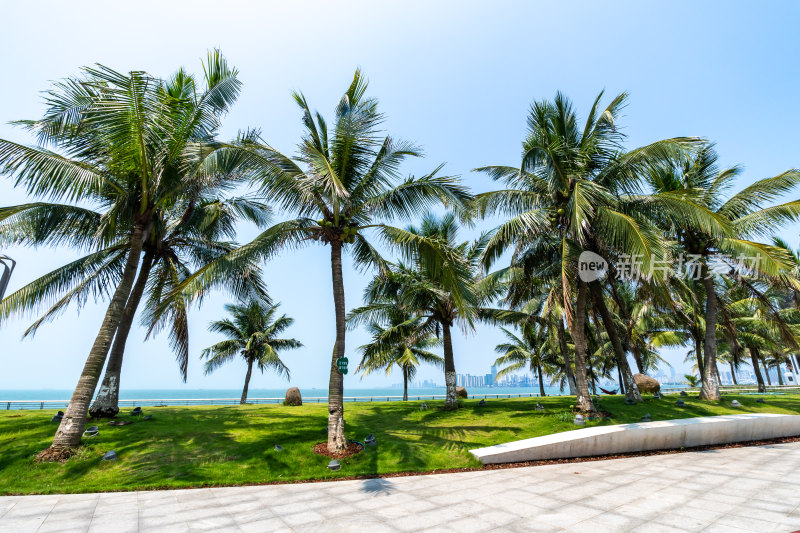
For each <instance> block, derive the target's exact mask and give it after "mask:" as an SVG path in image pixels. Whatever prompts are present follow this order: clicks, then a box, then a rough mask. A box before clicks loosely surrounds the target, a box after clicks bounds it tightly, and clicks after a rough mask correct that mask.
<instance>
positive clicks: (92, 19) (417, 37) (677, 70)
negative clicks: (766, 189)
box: [0, 0, 800, 389]
mask: <svg viewBox="0 0 800 533" xmlns="http://www.w3.org/2000/svg"><path fill="white" fill-rule="evenodd" d="M799 11H800V6H798V4H795V3H791V2H769V3H755V2H729V1H726V2H688V1H686V2H676V1H661V2H602V3H594V2H522V1H520V2H499V1H493V2H491V3H490V2H483V3H479V2H470V1H464V0H460V1H447V2H445V1H437V2H430V1H402V2H374V1H372V2H322V1H320V2H302V1H293V2H269V3H267V2H263V3H248V2H233V1H228V2H218V1H214V2H206V1H193V2H191V3H187V2H180V3H178V2H165V1H160V2H149V1H139V2H125V3H111V4H108V3H104V4H102V6H101V4H99V3H97V5H92V4H91V3H89V2H67V3H64V2H14V3H8V4H5V5H4V7H3V12H4V17H3V18H4V24H3V31H2V32H0V50H2V67H3V72H4V75H3V81H4V83H3V85H2V88H0V95H1V96H2V97H0V123H2V124H0V137H3V138H9V139H12V140H15V141H24V142H28V141H29V139H28V138H27V137H26V135H25V134H24V133H23V132H21V131H19V130H17V129H14V128H12V127H10V126H8V125H7V122H8V121H10V120H15V119H22V118H36V117H38V116H39V115H40V113H41V111H42V109H43V107H42V103H41V99H40V95H39V92H40V91H42V90H44V89H47V88H48V86H49V81H50V80H55V79H58V78H62V77H65V76H68V75H72V74H76V73H77V71H78V68H79V67H80V66H82V65H88V64H92V63H95V62H99V63H103V64H105V65H108V66H111V67H113V68H115V69H117V70H132V69H137V70H147V71H149V72H151V73H153V74H155V75H160V76H168V75H169V74H171V73H172V72H173V71H174V70H175V69H176V68H178V67H179V66H185V67H187V68H188V69H190V70H192V71H195V72H197V71H200V59H201V58H202V57H203V56H204V55H205V53H206V50H208V49H210V48H213V47H220V48H221V49H222V51H223V53H224V54H225V55H226V56H227V57H228V59H229V61H230V62H231V63H233V64H234V65H236V66H237V67H239V69H240V71H241V79H242V80H243V82H244V90H243V93H242V96H241V99H240V101H239V103H238V104H237V105H236V107H235V108H234V110H233V112H232V113H231V114H230V115H229V116H228V117H227V119H226V120H225V130H224V131H223V137H231V136H233V135H235V133H236V131H237V130H239V129H242V128H245V127H259V128H261V129H262V131H263V135H264V137H265V138H266V139H267V140H268V141H269V142H270V143H271V144H273V145H274V146H276V147H278V148H280V149H281V150H284V151H288V152H292V151H293V149H294V146H295V144H296V142H297V140H298V138H299V135H300V133H301V129H300V122H299V114H298V110H297V108H296V106H295V105H294V103H293V101H292V100H291V98H290V92H291V91H292V90H294V89H301V90H303V91H304V92H305V94H306V96H307V97H308V100H309V102H310V103H311V104H312V106H314V107H316V108H318V109H319V110H321V111H322V112H323V113H325V114H326V115H327V116H330V114H331V112H332V110H333V106H334V105H335V103H336V101H337V99H338V97H339V96H340V95H341V93H342V92H343V90H344V89H345V88H346V87H347V84H348V83H349V81H350V79H351V76H352V74H353V70H354V69H355V68H356V67H357V66H360V67H361V68H362V69H363V70H364V71H365V73H366V74H367V75H368V77H369V78H370V82H371V84H370V93H371V94H372V95H373V96H377V97H378V98H379V99H380V100H381V107H382V110H383V111H384V112H385V113H386V114H387V116H388V122H387V124H386V127H387V130H388V131H390V132H391V133H392V134H393V135H394V136H398V137H403V138H406V139H411V140H414V141H415V142H417V143H419V144H421V145H422V146H423V147H424V148H425V152H426V154H427V157H426V158H425V159H424V160H420V161H415V162H412V163H411V164H409V165H408V166H407V167H406V171H407V172H408V173H410V174H416V175H420V174H422V173H424V172H427V171H428V170H430V169H432V168H433V167H434V166H435V165H437V164H439V163H440V162H446V163H447V166H446V167H445V171H446V172H447V173H450V174H460V175H461V176H462V177H463V179H464V181H465V182H466V183H467V184H469V185H470V186H471V187H472V188H473V190H474V191H476V192H481V191H486V190H489V189H490V188H491V187H492V184H491V183H490V182H489V181H488V180H487V179H486V178H484V177H482V176H479V175H476V174H474V173H471V172H470V169H472V168H474V167H476V166H480V165H487V164H511V165H515V164H517V163H518V160H519V156H520V141H521V139H522V136H523V134H524V132H525V118H526V112H527V109H528V106H529V105H530V103H531V102H532V101H533V100H534V99H541V98H551V97H552V96H553V95H554V94H555V92H556V91H557V90H561V91H563V92H565V93H566V94H567V95H569V96H570V97H571V98H572V99H573V100H574V102H575V103H576V105H577V106H578V108H579V109H580V110H582V112H583V113H585V112H586V110H587V107H588V106H589V105H590V104H591V101H592V99H593V98H594V96H595V95H596V94H597V93H598V91H600V90H601V89H606V91H607V94H616V93H618V92H620V91H628V92H630V94H631V100H630V105H629V106H628V108H627V109H626V111H625V117H624V119H623V120H622V121H621V124H622V125H623V127H624V128H625V131H626V133H627V134H628V135H629V146H630V147H634V146H638V145H641V144H645V143H648V142H651V141H654V140H657V139H660V138H666V137H673V136H678V135H697V136H703V137H707V138H709V139H712V140H714V141H716V143H717V148H718V151H719V153H720V155H721V158H722V162H723V163H724V164H726V165H728V164H742V165H744V167H745V173H744V178H743V180H742V183H741V185H742V186H744V185H746V184H747V183H749V182H751V181H753V180H755V179H758V178H761V177H766V176H771V175H774V174H777V173H779V172H781V171H783V170H785V169H788V168H791V167H795V166H800V154H799V153H798V146H800V133H798V129H797V125H798V124H799V123H800V105H798V81H799V80H800V61H798V44H797V37H796V35H797V21H798V20H800V17H798V15H800V13H799ZM0 198H2V200H0V203H2V204H3V205H11V204H15V203H21V202H23V201H25V197H24V195H23V194H22V193H21V192H20V191H15V190H14V189H13V188H12V187H11V183H10V181H9V180H8V179H5V178H4V179H2V180H0ZM487 227H488V225H487ZM254 234H255V233H254V231H253V230H252V228H242V231H241V233H240V241H241V242H245V241H247V240H249V239H250V238H251V237H253V236H254ZM782 236H783V237H784V238H786V239H787V240H788V241H789V242H790V243H791V244H792V245H794V246H797V245H798V228H797V227H790V228H786V229H785V231H783V232H782ZM5 252H6V253H8V254H10V255H12V256H14V257H15V258H16V259H18V261H19V266H18V269H17V272H16V274H15V276H14V278H13V279H12V283H11V287H10V290H14V289H16V288H18V287H20V286H21V285H22V284H24V283H27V282H29V281H31V280H33V279H35V278H36V277H38V276H40V275H41V274H44V273H45V272H48V271H49V270H51V269H52V268H54V267H56V266H59V265H61V264H63V263H64V262H66V261H68V260H69V259H70V258H72V257H74V254H73V253H72V252H71V251H70V250H68V249H59V250H55V251H54V250H51V249H41V250H29V249H11V250H5ZM328 257H329V256H328V252H327V250H326V249H323V248H322V247H313V248H309V249H307V250H305V251H302V252H299V253H291V254H288V253H287V254H285V255H284V256H282V257H280V258H278V259H276V260H274V261H272V262H271V263H269V264H266V265H265V267H264V268H265V272H266V279H267V281H268V283H269V286H270V289H271V292H272V294H273V296H274V297H275V298H276V299H277V300H280V301H282V302H283V310H284V311H285V312H286V313H288V314H289V315H290V316H293V317H294V318H295V319H296V323H295V326H294V327H293V328H292V329H290V330H289V332H290V333H291V334H292V335H293V336H295V337H296V338H298V339H300V340H302V341H303V342H304V343H305V345H306V347H305V348H304V349H302V350H298V351H296V352H293V353H290V354H288V355H287V356H286V362H287V363H288V365H289V366H290V368H291V369H292V383H293V384H296V385H299V386H304V387H311V386H317V387H325V386H326V385H327V372H328V361H329V357H330V353H331V347H332V344H333V339H334V329H333V308H332V297H331V288H330V271H329V266H328ZM366 280H367V277H365V276H362V275H360V274H358V273H356V272H354V271H353V270H351V269H348V270H346V272H345V283H346V291H347V292H346V295H347V305H348V308H350V307H354V306H356V305H358V304H359V303H360V301H361V300H360V299H361V290H362V288H363V286H364V284H365V283H366ZM227 300H228V298H227V296H226V295H225V294H217V295H215V296H214V297H212V298H209V299H207V300H206V301H205V303H204V306H203V308H202V309H200V310H194V311H193V312H192V315H191V352H192V361H191V363H190V367H189V381H188V384H187V385H183V386H185V387H190V388H237V387H239V386H240V385H241V382H242V379H243V374H244V367H243V365H236V364H233V365H231V366H229V367H227V368H224V369H222V370H219V371H218V372H217V373H216V374H214V375H213V376H208V377H206V376H203V374H202V368H201V364H200V363H199V361H198V359H197V356H198V355H199V353H200V350H201V349H202V348H204V347H205V346H207V345H209V344H210V343H213V342H215V341H216V340H218V338H217V337H215V336H214V335H212V334H210V333H208V332H207V331H206V326H207V324H208V322H209V321H210V320H214V319H217V318H219V317H220V315H221V310H222V305H223V304H224V303H225V302H226V301H227ZM104 309H105V304H103V305H89V306H87V307H86V308H85V309H83V310H82V311H81V312H80V314H79V313H78V312H77V311H76V310H75V309H70V310H68V311H67V312H66V313H65V314H64V315H63V317H62V318H60V319H59V320H58V321H57V322H55V323H53V324H50V325H48V326H46V327H44V328H42V329H41V330H40V332H39V334H38V335H37V337H36V338H35V339H34V340H32V341H31V340H26V341H24V342H20V336H21V334H22V331H23V330H24V329H25V327H26V326H27V325H28V324H29V323H30V321H31V320H30V317H28V318H24V319H17V320H13V321H11V322H9V323H7V324H4V325H3V326H2V329H0V346H1V347H2V348H0V389H22V388H56V389H71V388H72V387H74V385H75V383H76V380H77V377H78V374H79V372H80V369H81V367H82V366H83V363H84V360H85V357H86V354H87V353H88V350H89V347H90V345H91V343H92V341H93V339H94V335H95V334H96V331H97V329H98V326H99V323H100V321H101V318H102V313H103V311H104ZM500 339H501V337H500V335H499V334H498V332H497V331H495V330H492V329H491V328H486V327H479V328H478V329H477V330H476V331H475V332H470V333H469V334H468V335H467V336H460V335H459V336H458V337H457V338H456V341H455V352H456V368H457V369H458V371H459V372H464V373H473V374H483V373H485V372H487V371H488V367H489V364H490V362H491V361H492V360H493V359H494V357H495V355H494V352H493V348H494V346H495V345H496V344H497V343H498V342H499V341H500ZM365 340H366V337H365V335H364V334H363V333H361V332H356V333H353V334H352V335H350V336H349V339H348V355H350V357H351V362H352V360H353V358H354V357H355V356H354V354H353V349H354V348H355V347H356V346H358V345H359V344H361V343H363V342H364V341H365ZM669 360H670V362H672V363H673V364H674V365H676V367H677V368H678V370H679V371H680V370H682V369H683V363H682V360H683V351H681V350H679V351H676V352H674V353H671V354H670V355H669ZM353 366H354V365H353ZM419 375H420V377H421V378H435V379H436V380H437V381H439V382H441V381H443V380H442V378H441V376H440V375H439V372H438V371H434V370H432V369H426V370H423V371H422V372H421V373H420V374H419ZM400 379H401V378H400V376H399V375H394V376H392V377H390V378H386V377H384V376H383V375H376V376H374V377H368V378H365V379H363V380H360V379H359V378H358V377H354V376H353V375H352V374H350V375H348V377H347V378H346V380H345V387H348V388H349V387H366V386H381V385H385V384H389V383H393V382H399V381H400ZM122 380H123V387H127V388H175V387H178V386H179V377H178V370H177V367H176V365H175V362H174V359H173V356H172V354H171V352H170V351H169V348H168V346H167V343H166V340H165V338H163V337H160V338H156V339H154V340H150V341H148V342H144V331H143V330H142V329H141V328H137V329H136V330H135V331H134V332H133V333H132V335H131V338H130V340H129V343H128V351H127V355H126V358H125V366H124V369H123V378H122ZM284 386H286V383H285V382H284V381H281V380H280V379H279V378H277V377H275V376H271V375H265V376H256V377H255V378H254V381H253V383H252V384H251V387H257V388H273V387H284Z"/></svg>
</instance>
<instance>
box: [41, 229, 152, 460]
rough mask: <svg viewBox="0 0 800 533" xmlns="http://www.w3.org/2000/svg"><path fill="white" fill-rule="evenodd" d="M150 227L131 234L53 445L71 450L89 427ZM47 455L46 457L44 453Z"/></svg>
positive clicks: (56, 447) (136, 230)
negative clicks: (119, 274) (122, 264)
mask: <svg viewBox="0 0 800 533" xmlns="http://www.w3.org/2000/svg"><path fill="white" fill-rule="evenodd" d="M149 230H150V226H149V225H148V226H147V227H145V226H144V225H143V224H136V226H135V227H134V230H133V234H132V235H131V248H130V251H129V252H128V259H127V261H126V262H125V269H124V270H123V272H122V278H121V280H120V283H119V285H118V286H117V289H116V290H115V291H114V296H113V297H112V298H111V303H110V304H109V306H108V309H107V310H106V315H105V318H103V324H102V325H101V326H100V331H99V332H98V333H97V337H96V338H95V340H94V344H93V345H92V349H91V350H90V351H89V357H87V358H86V364H85V365H84V366H83V371H82V372H81V376H80V378H79V379H78V385H77V386H76V387H75V391H74V392H73V393H72V398H71V399H70V401H69V405H68V406H67V409H66V412H65V413H64V417H63V418H62V419H61V423H60V424H59V426H58V430H57V431H56V435H55V437H54V438H53V444H52V445H51V448H54V449H61V450H63V449H68V448H74V447H76V446H78V445H80V443H81V436H83V428H84V427H85V426H86V415H87V413H88V410H89V403H90V402H91V401H92V397H93V396H94V391H95V389H96V388H97V382H98V381H99V380H100V374H101V373H102V372H103V365H104V364H105V362H106V356H107V355H108V350H109V348H110V347H111V340H112V339H113V338H114V332H115V331H116V330H117V326H118V325H119V322H120V319H121V318H122V314H123V312H124V311H125V303H126V302H127V300H128V295H129V294H130V292H131V287H132V286H133V281H134V279H135V278H136V270H137V268H138V266H139V256H140V255H141V253H142V243H143V242H144V240H145V239H146V238H147V233H149ZM43 457H46V456H43Z"/></svg>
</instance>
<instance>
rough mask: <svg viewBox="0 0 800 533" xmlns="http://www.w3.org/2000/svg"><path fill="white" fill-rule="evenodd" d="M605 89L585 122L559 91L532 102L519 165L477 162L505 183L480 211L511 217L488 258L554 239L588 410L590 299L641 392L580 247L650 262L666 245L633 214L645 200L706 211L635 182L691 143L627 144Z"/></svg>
mask: <svg viewBox="0 0 800 533" xmlns="http://www.w3.org/2000/svg"><path fill="white" fill-rule="evenodd" d="M602 96H603V93H600V95H598V97H597V98H596V99H595V102H594V104H593V105H592V108H591V110H590V112H589V115H588V117H587V119H586V121H585V123H584V125H583V127H581V125H580V122H579V120H578V117H577V114H576V112H575V110H574V109H573V107H572V103H571V102H570V101H569V99H568V98H566V97H565V96H564V95H562V94H560V93H559V94H557V95H556V97H555V99H554V100H553V101H552V102H550V101H537V102H534V104H533V105H532V106H531V110H530V113H529V116H528V135H527V137H526V139H525V140H524V141H523V143H522V164H521V165H520V166H519V167H508V166H490V167H483V168H480V169H477V170H479V171H482V172H486V173H488V174H489V176H490V177H492V178H493V179H495V180H498V181H501V182H503V183H504V184H505V185H506V188H504V189H502V190H498V191H492V192H488V193H484V194H481V195H478V197H477V208H478V211H479V213H480V214H481V215H488V214H492V213H500V214H503V215H506V216H509V217H511V218H510V219H509V220H508V221H507V222H505V223H503V224H502V225H500V226H499V227H498V228H497V230H496V231H495V233H494V235H493V237H492V239H491V240H490V241H489V243H488V245H487V246H486V252H485V254H484V258H483V264H484V265H485V266H487V267H488V266H489V265H490V264H491V263H492V262H494V261H495V260H497V259H498V258H499V257H500V256H501V255H502V254H503V253H504V252H505V251H506V250H507V249H508V248H513V249H514V256H513V258H512V261H513V260H514V258H516V257H518V256H519V255H520V254H522V253H523V252H524V251H525V249H526V248H528V247H529V246H530V245H531V243H532V242H533V241H535V240H536V239H537V238H539V237H540V236H543V235H547V236H551V237H552V238H554V239H556V240H557V241H558V248H559V256H560V272H559V278H560V286H561V307H562V308H563V309H564V317H563V319H562V320H565V321H566V322H567V325H568V326H569V328H570V330H571V332H572V338H573V341H574V343H575V370H576V384H577V400H578V402H577V403H578V407H579V408H580V409H581V410H584V411H594V406H593V404H592V402H591V398H590V395H589V389H588V381H587V379H586V371H585V368H586V357H587V339H586V333H585V328H586V323H587V313H586V311H587V307H588V306H589V305H592V306H595V307H596V310H597V311H598V312H599V314H600V317H601V319H602V321H603V325H604V327H605V329H606V331H607V333H608V335H609V338H610V339H611V342H612V345H613V347H614V353H615V356H616V359H617V365H618V367H619V368H620V370H621V371H622V374H623V377H624V379H625V385H626V393H627V394H628V395H629V397H630V398H631V399H634V400H637V401H640V400H641V396H640V395H639V393H638V389H637V387H636V384H635V383H634V382H633V376H632V373H631V372H630V368H629V365H628V362H627V359H626V355H625V352H624V349H623V347H622V342H621V340H620V338H619V334H618V332H617V330H616V327H615V326H614V324H613V321H612V320H611V318H612V317H611V314H610V312H609V311H608V309H607V308H606V306H605V303H604V299H603V298H602V287H601V284H600V282H599V281H592V282H591V283H589V282H586V281H584V280H582V279H581V278H580V277H579V276H578V269H577V268H576V266H577V262H578V257H579V255H580V254H581V252H583V251H591V252H595V253H598V254H601V255H606V256H608V255H609V253H610V252H611V251H613V250H622V251H623V252H622V253H627V254H633V255H640V256H641V257H643V258H644V261H645V262H646V263H648V264H649V262H650V261H651V260H652V258H653V257H659V258H660V257H662V256H663V255H664V246H663V243H662V242H661V241H662V238H661V237H660V232H659V231H658V228H656V227H655V226H654V225H653V224H652V222H650V221H649V220H647V218H645V217H642V216H639V214H638V207H639V206H641V205H642V204H644V203H647V202H654V201H659V202H660V203H662V204H664V205H665V206H669V207H671V209H672V212H674V214H675V216H679V217H682V218H692V219H697V218H698V217H699V216H700V217H702V214H700V215H698V213H697V210H696V209H690V208H687V206H686V205H684V204H687V202H685V201H684V198H682V197H679V196H677V195H675V196H673V197H670V198H652V197H648V196H646V195H643V194H642V191H641V189H640V186H639V185H640V181H641V175H642V174H643V173H644V171H645V170H646V169H647V168H649V167H650V166H651V165H652V164H653V163H654V162H656V161H660V160H662V159H665V158H667V157H669V156H670V155H674V154H676V153H680V152H682V151H683V150H684V149H686V148H687V147H688V146H692V145H693V143H694V142H695V141H694V140H693V139H685V138H676V139H668V140H664V141H659V142H656V143H653V144H650V145H647V146H645V147H642V148H638V149H635V150H632V151H629V152H625V151H623V140H624V136H623V134H622V133H621V132H620V131H619V130H618V129H617V128H616V124H615V122H616V120H617V118H618V115H619V113H620V111H621V109H622V107H623V106H624V104H625V102H626V100H627V95H626V94H625V93H622V94H620V95H618V96H616V97H615V98H614V99H613V100H612V101H611V103H610V104H609V105H608V106H607V107H605V108H604V109H603V108H601V107H600V101H601V99H602ZM678 207H680V209H679V208H678ZM689 207H691V206H689ZM707 218H708V217H702V218H701V219H702V220H704V221H705V219H707ZM573 297H574V301H573ZM590 298H591V300H590Z"/></svg>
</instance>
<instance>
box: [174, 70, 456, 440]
mask: <svg viewBox="0 0 800 533" xmlns="http://www.w3.org/2000/svg"><path fill="white" fill-rule="evenodd" d="M366 89H367V80H366V79H365V78H364V76H363V75H362V74H361V72H360V71H358V70H357V71H356V73H355V76H354V77H353V81H352V83H351V84H350V87H349V88H348V89H347V91H346V92H345V94H344V95H343V96H342V98H341V100H340V101H339V104H338V105H337V107H336V118H335V121H334V123H333V125H332V127H330V128H329V127H328V124H327V122H326V121H325V120H324V118H323V117H322V115H321V114H319V113H312V111H311V109H310V107H309V106H308V103H307V101H306V99H305V97H304V96H303V95H302V94H301V93H296V94H294V99H295V101H296V102H297V104H298V105H299V106H300V108H301V110H302V113H303V126H304V128H305V135H304V136H303V139H302V141H301V142H300V144H299V147H298V150H299V153H298V156H297V157H296V159H295V160H293V159H291V158H290V157H288V156H286V155H284V154H282V153H280V152H278V151H277V150H275V149H274V148H272V147H270V146H269V145H267V144H265V143H263V142H262V141H261V140H260V139H259V138H258V137H257V136H256V135H254V134H248V135H244V136H242V138H241V139H240V140H239V141H237V142H236V143H232V144H229V145H228V146H227V147H226V150H225V151H224V153H225V154H227V155H228V156H229V157H231V158H235V159H237V160H241V161H242V165H241V167H240V171H241V172H243V173H246V174H247V175H248V176H249V177H250V179H252V180H253V182H254V183H256V184H258V185H259V186H260V190H261V192H262V193H263V194H264V195H265V197H267V198H269V199H270V200H274V201H275V202H276V203H277V204H279V205H280V207H281V208H282V209H283V210H285V211H288V212H294V213H296V214H297V215H298V217H297V218H295V219H293V220H287V221H284V222H280V223H278V224H276V225H274V226H272V227H271V228H269V229H267V230H266V231H264V232H263V233H261V234H260V235H259V236H258V237H256V238H255V239H254V240H253V241H252V242H250V243H248V244H246V245H244V246H243V247H241V248H240V249H239V250H236V251H234V252H233V253H231V254H229V255H228V256H225V257H224V258H222V259H220V260H217V261H215V262H213V263H211V264H209V265H208V266H206V267H205V268H202V269H200V270H199V271H198V272H197V273H195V274H194V275H192V276H190V277H189V278H187V280H185V281H184V282H183V283H182V284H181V285H180V287H179V290H180V291H182V292H183V293H184V295H193V294H195V293H196V292H197V291H199V290H201V289H202V287H204V286H205V285H207V284H208V283H210V282H212V281H214V280H218V279H220V278H224V277H225V276H227V275H228V271H229V270H230V269H231V268H232V266H233V265H236V264H238V262H239V261H241V260H243V259H244V258H252V257H262V258H267V257H271V256H273V255H274V254H276V253H277V252H278V251H279V250H281V249H282V248H286V247H300V246H303V245H307V244H310V243H313V242H317V243H319V244H322V245H324V246H329V247H330V253H331V278H332V286H333V300H334V311H335V314H336V342H335V343H334V349H333V355H332V358H331V360H330V362H329V364H330V367H329V368H330V379H329V382H328V450H329V451H331V452H334V451H341V450H343V449H344V447H345V445H346V440H345V436H344V405H343V402H342V394H343V381H342V374H341V373H340V372H339V369H338V367H337V364H336V360H337V359H339V358H340V357H344V355H345V353H346V352H345V301H344V281H343V279H342V255H343V251H344V250H346V249H350V250H351V251H352V254H353V259H354V261H355V263H356V265H357V266H358V267H361V268H366V267H370V266H378V267H379V268H386V264H385V262H384V261H383V259H382V258H381V256H380V254H379V253H378V251H377V250H376V249H375V248H374V247H373V245H372V244H371V243H370V242H369V240H368V239H367V235H368V233H369V229H370V228H375V229H377V230H379V231H380V232H382V233H383V235H384V237H385V238H387V239H392V240H395V241H402V242H403V243H404V244H406V245H408V246H412V245H419V244H420V241H421V240H423V239H420V238H419V237H418V236H416V235H411V234H409V233H408V232H406V231H403V230H401V229H398V228H393V227H390V226H387V225H385V223H382V222H381V221H384V222H388V221H391V220H394V219H397V218H400V219H407V218H409V217H411V216H413V215H414V214H416V213H419V212H423V211H425V210H426V209H427V208H428V207H432V206H434V205H440V204H444V205H446V206H449V207H452V208H455V209H460V210H463V209H465V204H466V202H468V201H470V200H471V196H470V195H469V193H468V191H467V189H466V188H465V187H463V186H462V185H460V184H459V183H458V179H457V178H454V177H444V176H437V175H436V174H437V173H438V171H439V169H440V168H441V167H439V168H438V169H436V170H435V171H434V172H432V173H431V174H429V175H426V176H423V177H421V178H413V177H412V178H408V179H405V180H402V181H401V180H400V174H399V166H400V164H401V163H402V162H403V160H405V159H406V158H407V157H417V156H420V155H421V153H420V151H419V149H418V148H416V147H415V146H413V145H412V144H410V143H408V142H403V141H397V140H394V139H392V138H391V137H389V136H382V135H381V134H380V131H379V126H380V125H381V123H382V122H383V115H382V114H381V113H379V112H378V103H377V100H375V99H373V98H367V97H366ZM445 268H446V269H447V268H449V267H448V266H445Z"/></svg>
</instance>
